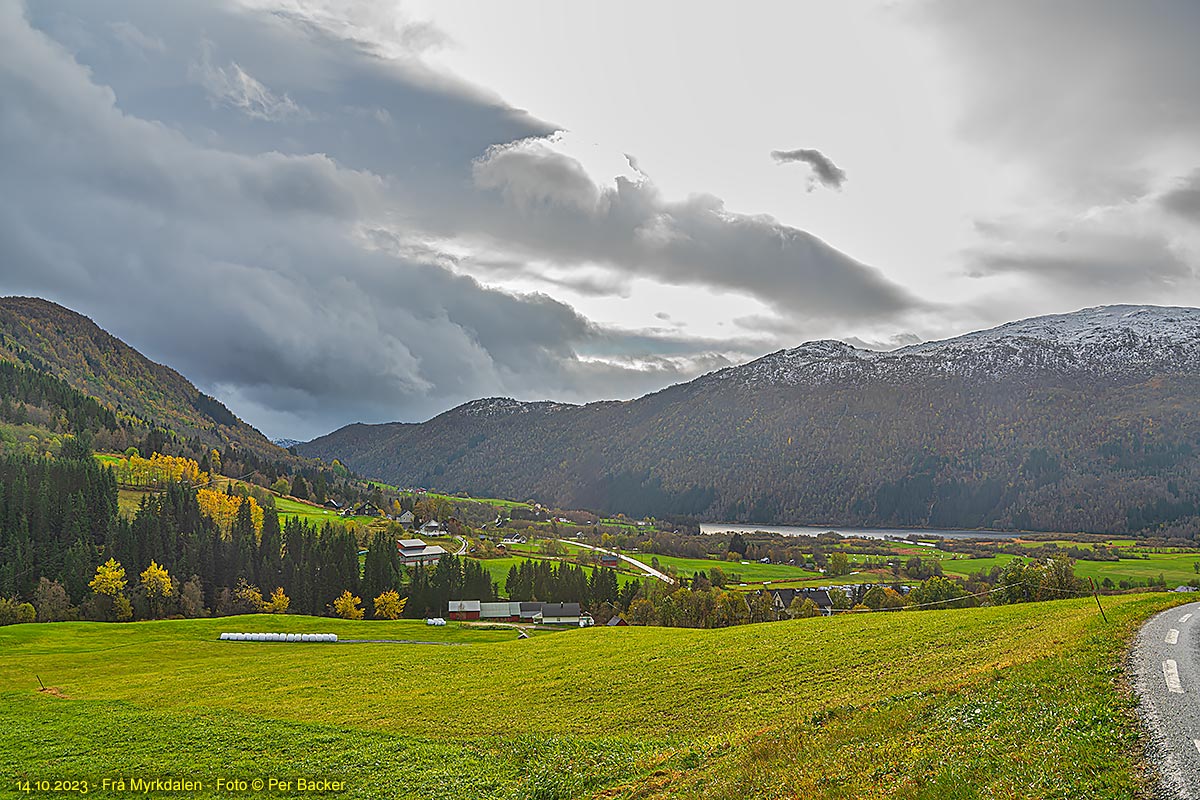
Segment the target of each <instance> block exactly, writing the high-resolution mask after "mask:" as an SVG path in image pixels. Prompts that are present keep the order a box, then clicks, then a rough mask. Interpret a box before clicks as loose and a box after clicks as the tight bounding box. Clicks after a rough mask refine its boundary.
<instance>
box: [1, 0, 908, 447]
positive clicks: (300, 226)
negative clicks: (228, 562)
mask: <svg viewBox="0 0 1200 800" xmlns="http://www.w3.org/2000/svg"><path fill="white" fill-rule="evenodd" d="M410 38H411V39H412V46H413V47H414V49H416V50H419V49H420V48H421V47H425V46H428V44H429V43H430V42H431V41H436V39H437V37H436V36H435V35H434V32H432V31H430V30H426V29H422V30H417V31H415V32H413V33H412V37H410ZM400 40H401V41H404V40H405V39H404V37H403V36H401V37H400ZM0 97H3V98H4V99H3V102H2V103H0V287H2V289H3V291H4V292H6V293H23V294H34V295H40V296H44V297H48V298H49V299H52V300H56V301H58V302H61V303H63V304H65V305H67V306H69V307H72V308H75V309H76V310H79V311H81V312H83V313H86V314H88V315H90V316H92V317H93V318H94V319H95V320H96V321H97V322H99V323H100V324H101V325H102V326H104V327H106V328H108V329H109V330H111V331H112V332H113V333H115V334H116V335H118V336H121V337H122V338H124V339H126V340H127V341H129V342H130V343H131V344H133V345H134V346H136V347H138V348H139V349H141V350H143V351H144V352H146V353H147V354H148V355H149V356H151V357H152V358H155V359H156V360H159V361H162V362H165V363H169V364H171V365H172V366H174V367H176V368H177V369H179V370H180V371H181V372H183V373H184V374H185V375H187V376H188V377H189V378H191V379H193V380H195V381H196V382H197V383H199V384H201V385H202V386H203V387H204V388H206V389H208V390H210V391H213V392H214V393H216V394H217V395H218V396H220V397H221V398H222V399H225V400H227V401H228V402H229V403H230V405H231V406H232V407H233V408H234V409H235V410H236V411H238V412H239V413H240V414H242V415H243V416H245V417H246V418H247V419H249V421H251V422H253V423H255V424H258V425H260V426H262V427H264V428H265V429H266V431H267V432H268V433H270V434H272V435H285V434H286V435H290V436H295V437H307V436H312V435H316V434H320V433H323V432H325V431H327V430H329V429H331V428H333V427H336V426H338V425H341V424H344V423H346V422H350V421H354V420H365V421H380V420H390V419H419V418H423V417H426V416H430V415H432V414H434V413H437V412H439V411H441V410H444V409H445V408H447V407H449V406H451V405H454V404H456V403H459V402H462V401H465V400H469V399H473V398H475V397H479V396H485V395H496V394H503V395H513V396H519V397H526V398H533V397H552V398H555V399H562V400H574V401H579V400H588V399H594V398H597V397H618V396H631V395H635V394H639V393H642V392H645V391H650V390H653V389H657V388H661V387H662V386H663V385H665V384H667V383H670V382H673V381H677V380H682V379H686V378H689V377H691V376H693V375H695V374H697V373H698V372H701V371H704V370H707V369H710V368H715V367H716V366H723V365H724V363H725V362H726V361H727V359H728V358H729V357H730V354H731V353H734V354H741V353H743V352H744V351H743V350H740V349H739V348H743V347H744V348H750V349H754V348H760V349H767V347H766V346H765V345H764V343H756V342H744V343H723V342H712V341H705V340H696V339H687V338H684V337H680V338H677V339H672V338H671V337H667V336H663V335H661V334H660V333H656V332H634V333H630V332H624V331H616V330H610V329H604V328H601V327H599V326H597V325H595V324H593V323H592V322H590V321H589V320H587V319H585V318H584V317H582V316H581V315H580V314H578V313H577V312H576V311H575V310H573V309H572V308H571V307H569V306H567V305H566V304H564V303H562V302H560V301H557V300H555V299H553V298H551V297H548V296H545V295H539V294H523V295H518V294H512V293H506V292H502V291H498V290H495V289H491V288H488V287H486V286H483V285H481V284H480V283H479V282H477V281H476V280H475V279H474V278H472V277H468V276H467V275H465V274H463V272H464V270H463V269H460V267H463V266H464V265H465V266H467V267H469V266H470V264H469V259H467V260H466V261H463V260H462V256H461V255H458V256H450V255H447V254H446V251H445V248H443V247H441V246H440V245H439V242H443V241H447V240H449V241H453V242H455V243H457V244H458V245H460V246H459V247H457V248H455V251H456V252H458V253H460V254H461V252H462V251H463V248H464V247H467V248H468V249H469V248H470V247H475V246H481V247H482V250H481V251H480V254H481V256H486V257H488V258H491V259H492V260H493V261H494V262H495V263H502V262H503V261H504V260H506V259H507V260H509V261H511V262H513V263H525V264H528V263H530V262H533V263H551V264H553V265H554V267H555V269H553V270H551V271H548V272H547V273H546V275H545V276H543V277H545V278H546V280H545V281H544V282H546V283H549V284H554V282H556V281H557V282H559V283H561V284H563V285H567V286H570V287H571V288H573V289H574V290H576V291H582V292H589V291H590V292H593V293H606V292H611V293H620V292H621V291H623V287H624V286H625V285H627V283H628V281H629V279H630V278H631V277H633V276H636V275H646V276H648V277H652V278H655V279H658V280H662V281H667V282H672V283H685V284H695V285H702V286H717V287H727V288H730V289H737V290H739V291H746V292H749V293H752V294H755V295H757V296H759V297H761V298H763V299H764V300H765V301H767V302H770V303H772V304H775V305H777V306H778V307H781V308H782V307H787V308H789V309H791V310H794V311H804V312H807V313H811V314H814V315H818V316H819V315H821V314H825V315H837V314H847V313H859V312H860V311H867V312H870V313H876V314H880V315H883V316H888V315H896V314H902V313H904V312H905V311H906V310H907V309H910V308H912V307H913V306H914V305H915V303H914V301H913V300H912V299H911V298H910V297H908V296H907V295H906V294H905V293H904V292H903V291H901V290H900V289H898V288H897V287H896V286H894V285H893V284H891V283H890V282H888V281H887V280H885V279H884V278H883V277H882V276H881V275H880V274H879V273H877V272H876V271H874V270H872V269H870V268H868V267H865V266H863V265H861V264H858V263H856V262H854V261H853V260H852V259H849V258H847V257H846V256H844V255H843V254H841V253H839V252H838V251H836V250H834V249H833V248H831V247H829V246H827V245H825V244H823V243H822V242H820V240H818V239H816V238H815V237H813V236H811V235H810V234H807V233H805V232H803V231H799V230H796V229H794V228H789V227H787V226H784V225H781V224H780V223H778V222H776V221H774V220H772V219H770V218H768V217H750V216H745V215H738V214H735V213H733V212H730V211H728V210H726V209H725V208H724V207H723V205H722V203H721V202H720V201H719V200H718V199H716V198H712V197H706V196H702V197H695V198H691V199H689V200H686V201H682V202H674V201H671V202H668V201H666V200H664V199H663V198H662V197H661V196H660V195H659V193H658V192H657V190H656V189H655V188H654V187H653V184H651V183H650V182H649V180H648V179H643V180H642V181H640V182H637V183H635V182H631V181H623V182H620V183H618V184H617V185H616V187H615V188H613V187H608V188H601V187H599V186H597V185H596V184H595V183H594V182H592V180H591V179H590V178H589V177H588V176H587V175H586V174H585V173H584V172H583V170H582V168H581V167H580V166H579V165H578V164H577V163H575V162H574V161H572V160H570V159H565V158H564V157H557V156H552V155H547V153H546V152H543V151H542V150H541V149H540V145H539V144H538V143H540V142H544V141H545V137H547V136H549V135H550V134H551V133H553V131H554V130H555V126H554V125H551V124H548V123H546V122H543V121H541V120H538V119H535V118H533V117H532V116H530V115H529V114H527V113H525V112H523V111H520V110H518V109H513V108H511V107H509V106H508V105H506V104H505V103H503V102H502V101H501V100H500V99H498V98H496V97H494V96H491V95H488V94H486V93H485V92H482V91H480V90H479V89H477V88H475V87H472V86H469V85H465V84H463V83H461V82H458V81H455V80H453V79H451V78H447V77H445V76H442V75H437V74H433V73H431V72H430V71H429V70H428V69H427V68H426V67H424V66H423V65H422V64H421V63H420V62H419V61H418V60H417V59H416V58H415V57H413V58H411V59H404V58H399V59H384V58H381V57H379V56H378V55H377V54H376V53H374V52H373V51H372V50H371V49H370V48H369V47H368V46H366V45H365V44H363V43H361V42H358V41H353V40H349V39H347V38H344V37H339V36H336V35H334V34H333V33H331V32H330V31H329V30H328V29H327V28H325V27H322V26H321V25H320V24H316V23H315V22H313V21H312V20H310V19H303V18H298V17H296V16H294V15H283V14H269V13H262V12H252V11H247V10H245V9H242V8H240V7H238V6H236V5H234V4H231V3H230V4H227V3H210V2H207V0H204V1H203V2H202V1H201V0H179V1H178V2H171V3H162V2H159V1H158V0H123V2H114V3H106V4H98V3H92V2H85V1H84V0H75V1H74V2H72V1H71V0H62V2H55V3H37V4H33V5H32V6H31V7H29V8H25V7H23V6H22V5H20V4H19V3H17V2H15V0H0ZM456 259H457V260H456ZM585 263H586V264H588V265H589V267H588V269H592V268H594V265H600V266H601V268H602V269H603V270H608V275H609V277H606V276H605V274H604V273H603V272H601V273H591V272H584V271H582V270H580V271H579V272H578V274H572V273H571V270H572V269H576V268H578V267H579V265H581V264H585ZM526 269H530V268H529V267H526ZM468 271H469V270H468ZM480 274H481V276H482V277H486V275H487V272H486V270H481V273H480ZM746 354H747V355H749V354H753V353H746Z"/></svg>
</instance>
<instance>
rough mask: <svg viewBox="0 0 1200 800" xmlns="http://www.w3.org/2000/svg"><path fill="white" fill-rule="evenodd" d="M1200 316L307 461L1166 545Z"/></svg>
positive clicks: (490, 488)
mask: <svg viewBox="0 0 1200 800" xmlns="http://www.w3.org/2000/svg"><path fill="white" fill-rule="evenodd" d="M1198 390H1200V311H1197V310H1195V309H1164V308H1157V307H1109V308H1103V309H1089V310H1086V311H1082V312H1078V313H1076V314H1069V315H1059V316H1056V317H1046V318H1038V319H1034V320H1028V321H1025V322H1021V323H1012V324H1010V325H1007V326H1003V327H1001V328H997V329H994V330H991V331H984V332H980V333H977V334H969V335H967V336H964V337H960V338H959V339H954V340H949V341H946V342H940V343H929V344H923V345H917V346H915V347H911V348H905V349H902V350H899V351H895V352H893V353H872V352H868V351H863V350H857V349H855V348H853V347H851V346H849V345H846V344H843V343H839V342H814V343H810V344H808V345H804V346H801V347H798V348H795V349H793V350H788V351H781V352H779V353H775V354H772V355H770V356H766V357H764V358H762V359H759V360H758V361H755V362H752V363H750V364H747V365H744V366H741V367H734V368H730V369H727V370H722V371H720V372H717V373H713V374H711V375H707V376H704V377H702V378H699V379H697V380H695V381H692V382H690V383H686V384H681V385H678V386H674V387H671V388H669V389H666V390H664V391H662V392H658V393H655V394H651V395H647V396H646V397H642V398H640V399H637V400H633V401H628V402H604V403H592V404H588V405H586V406H566V405H558V404H545V403H539V404H523V403H517V402H516V401H511V400H487V401H476V402H474V403H469V404H467V405H465V406H462V407H460V408H458V409H455V410H453V411H449V412H446V413H445V414H442V415H440V416H439V417H436V418H434V419H432V420H430V421H429V422H426V423H423V424H419V425H413V424H394V425H376V426H362V425H358V426H349V427H347V428H344V429H342V430H340V431H337V432H334V433H332V434H330V435H328V436H325V437H321V438H319V439H316V440H314V441H313V442H310V443H308V444H305V445H301V446H299V448H298V450H299V452H301V453H303V454H306V455H313V456H321V457H324V458H333V457H337V458H340V459H341V460H342V461H343V462H345V463H346V464H347V465H348V466H350V467H351V468H352V469H355V470H357V471H360V472H363V473H367V474H371V475H375V476H379V477H380V478H382V479H385V480H388V481H390V482H392V483H397V484H401V485H413V486H435V487H437V488H439V489H443V490H447V491H458V490H464V491H469V492H472V493H479V494H486V495H491V496H508V497H518V498H525V497H536V498H538V499H540V500H542V501H544V502H550V503H555V504H559V505H562V506H564V507H590V508H597V509H603V510H611V511H624V512H626V513H629V514H634V515H642V514H676V515H679V514H691V515H695V516H697V517H701V518H707V519H714V520H737V521H753V522H763V523H766V522H806V523H815V524H821V523H828V524H833V523H837V524H856V525H902V526H930V527H997V528H1022V529H1034V530H1063V531H1077V530H1089V531H1103V532H1125V531H1131V532H1155V533H1158V534H1161V535H1166V536H1168V537H1180V538H1187V539H1190V538H1192V537H1193V536H1194V534H1195V532H1196V530H1197V515H1198V514H1200V453H1198V448H1200V415H1198V414H1197V413H1196V412H1197V411H1198V410H1200V406H1198V403H1197V401H1196V397H1197V396H1198V395H1197V392H1198Z"/></svg>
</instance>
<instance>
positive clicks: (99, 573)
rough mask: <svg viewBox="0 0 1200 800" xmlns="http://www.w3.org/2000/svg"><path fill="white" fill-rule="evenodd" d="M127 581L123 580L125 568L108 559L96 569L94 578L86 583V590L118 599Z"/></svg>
mask: <svg viewBox="0 0 1200 800" xmlns="http://www.w3.org/2000/svg"><path fill="white" fill-rule="evenodd" d="M127 583H128V581H126V580H125V568H124V567H122V566H121V562H120V561H117V560H116V559H115V558H110V559H109V560H108V561H105V562H104V563H103V564H101V565H100V566H98V567H96V577H94V578H92V580H91V581H90V582H89V583H88V588H89V589H91V590H92V591H93V592H95V593H96V594H103V595H107V596H108V597H113V598H115V597H118V596H120V595H121V594H122V593H124V591H125V586H126V585H127Z"/></svg>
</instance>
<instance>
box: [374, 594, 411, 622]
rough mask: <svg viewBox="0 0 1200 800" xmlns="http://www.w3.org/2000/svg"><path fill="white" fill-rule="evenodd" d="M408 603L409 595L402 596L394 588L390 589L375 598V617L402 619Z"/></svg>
mask: <svg viewBox="0 0 1200 800" xmlns="http://www.w3.org/2000/svg"><path fill="white" fill-rule="evenodd" d="M407 604H408V598H407V597H401V596H400V595H399V593H398V592H396V591H395V590H394V589H389V590H387V591H386V592H384V593H383V594H381V595H379V597H376V598H375V619H400V615H401V614H403V613H404V606H406V605H407Z"/></svg>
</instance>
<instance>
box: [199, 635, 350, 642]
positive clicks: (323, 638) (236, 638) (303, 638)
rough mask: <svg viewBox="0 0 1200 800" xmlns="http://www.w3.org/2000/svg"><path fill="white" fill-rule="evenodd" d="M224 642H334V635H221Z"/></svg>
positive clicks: (335, 636) (335, 637)
mask: <svg viewBox="0 0 1200 800" xmlns="http://www.w3.org/2000/svg"><path fill="white" fill-rule="evenodd" d="M221 640H222V641H226V642H336V641H337V640H338V638H337V634H336V633H222V634H221Z"/></svg>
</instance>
